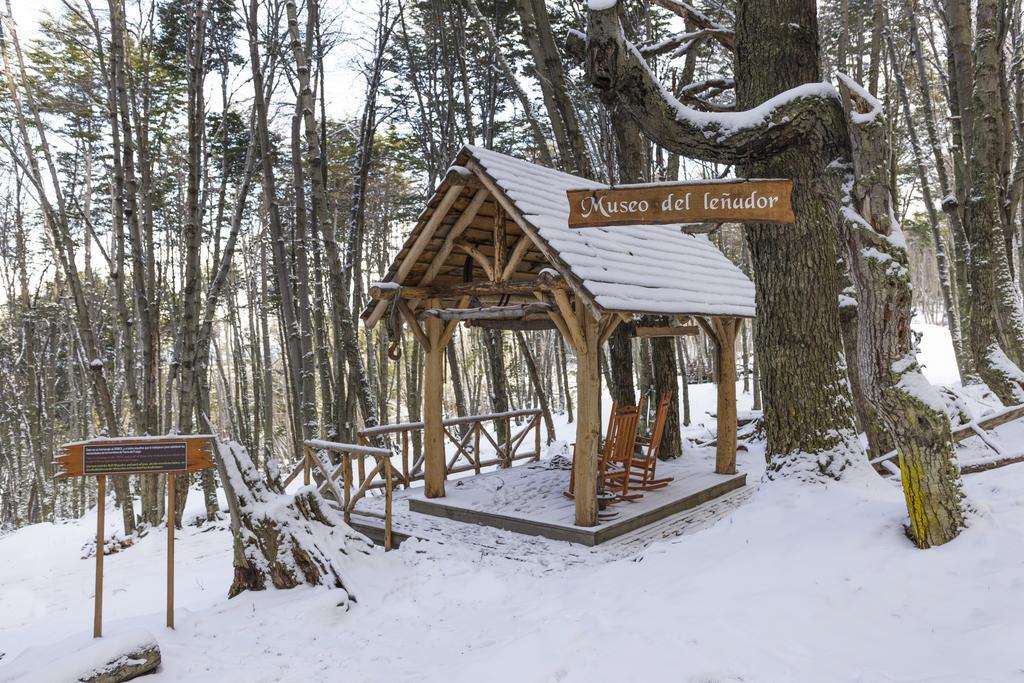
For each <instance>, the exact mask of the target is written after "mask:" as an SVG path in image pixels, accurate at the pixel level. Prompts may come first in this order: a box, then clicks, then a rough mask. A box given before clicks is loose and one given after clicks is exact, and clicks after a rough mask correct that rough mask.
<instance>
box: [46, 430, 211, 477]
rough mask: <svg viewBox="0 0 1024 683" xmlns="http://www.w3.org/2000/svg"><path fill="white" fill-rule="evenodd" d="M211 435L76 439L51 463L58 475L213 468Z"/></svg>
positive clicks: (154, 472)
mask: <svg viewBox="0 0 1024 683" xmlns="http://www.w3.org/2000/svg"><path fill="white" fill-rule="evenodd" d="M211 438H212V437H210V436H205V435H199V436H191V435H190V436H167V437H159V438H138V437H125V438H115V439H93V440H91V441H77V442H75V443H68V444H64V445H63V446H61V449H62V450H63V451H64V454H63V455H60V456H57V458H55V459H54V463H55V464H56V465H58V466H59V467H60V468H61V471H60V472H59V473H58V474H57V476H58V477H82V476H97V475H100V474H164V473H167V472H175V473H178V474H184V473H185V472H198V471H199V470H203V469H206V468H207V467H213V456H212V454H211V452H210V439H211Z"/></svg>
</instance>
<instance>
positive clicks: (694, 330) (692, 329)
mask: <svg viewBox="0 0 1024 683" xmlns="http://www.w3.org/2000/svg"><path fill="white" fill-rule="evenodd" d="M699 333H700V328H699V327H697V326H696V325H685V326H672V325H670V326H668V327H637V328H636V329H634V330H633V336H634V337H696V336H697V334H699Z"/></svg>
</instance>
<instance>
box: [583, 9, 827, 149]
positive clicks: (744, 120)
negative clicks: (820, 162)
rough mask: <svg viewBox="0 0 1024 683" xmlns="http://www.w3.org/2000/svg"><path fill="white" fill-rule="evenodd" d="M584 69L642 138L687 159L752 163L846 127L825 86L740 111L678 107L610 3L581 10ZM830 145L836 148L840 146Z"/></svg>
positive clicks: (794, 91)
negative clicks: (585, 13)
mask: <svg viewBox="0 0 1024 683" xmlns="http://www.w3.org/2000/svg"><path fill="white" fill-rule="evenodd" d="M587 68H588V74H589V77H590V79H591V81H592V83H593V84H594V86H595V87H596V88H598V89H599V90H601V91H603V92H604V93H606V94H607V95H609V96H611V97H612V98H613V99H614V101H615V104H616V105H617V106H619V107H621V108H622V109H623V110H624V111H626V112H627V113H629V114H630V115H631V116H632V117H633V118H635V119H636V120H637V121H638V122H639V123H640V125H641V128H643V129H644V130H645V131H646V132H647V134H648V135H649V137H651V138H652V139H653V140H654V141H655V142H656V143H658V144H659V145H661V146H662V147H664V148H666V149H669V150H672V151H674V152H678V153H680V154H685V155H686V156H688V157H691V158H698V159H705V160H709V161H717V162H719V163H745V162H750V161H756V160H759V159H765V158H769V157H772V156H774V155H776V154H778V153H779V152H781V151H783V150H784V149H786V148H788V147H790V146H791V145H793V144H795V143H796V142H798V141H800V140H802V139H805V138H806V137H807V136H808V135H817V136H825V137H830V136H835V135H837V134H838V135H842V132H843V131H844V129H845V124H844V122H843V114H842V108H841V106H840V102H839V95H838V93H837V92H836V90H835V88H833V87H832V86H831V85H829V84H827V83H807V84H804V85H801V86H798V87H796V88H793V89H792V90H788V91H786V92H784V93H781V94H780V95H778V96H776V97H773V98H771V99H769V100H767V101H765V102H763V103H762V104H761V105H759V106H757V107H755V108H753V109H749V110H747V111H743V112H706V111H700V110H698V109H695V108H693V107H689V106H687V105H685V104H683V103H682V102H680V101H679V100H678V99H677V98H676V97H675V96H674V95H673V94H672V93H671V92H669V91H668V89H666V88H665V86H664V85H662V84H661V82H659V81H658V79H657V78H656V77H655V76H654V74H653V73H652V72H651V70H650V68H649V67H648V65H647V63H646V62H645V61H644V59H643V56H642V55H641V54H640V52H639V51H638V50H637V48H636V47H635V46H634V45H632V44H631V43H629V42H627V41H626V39H625V36H624V34H623V31H622V25H621V24H620V22H619V18H618V15H617V12H616V10H615V9H614V7H612V8H611V9H605V10H595V9H591V10H590V11H589V13H588V26H587ZM827 142H828V141H827V140H826V143H827ZM836 142H837V146H839V147H845V146H846V144H847V143H846V141H845V140H837V141H836Z"/></svg>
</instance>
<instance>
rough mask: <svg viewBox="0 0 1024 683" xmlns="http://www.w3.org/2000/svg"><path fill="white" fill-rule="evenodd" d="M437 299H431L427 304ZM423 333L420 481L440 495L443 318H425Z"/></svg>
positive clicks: (430, 495) (428, 490) (432, 494)
mask: <svg viewBox="0 0 1024 683" xmlns="http://www.w3.org/2000/svg"><path fill="white" fill-rule="evenodd" d="M437 305H438V302H437V301H436V300H435V301H432V302H431V306H437ZM426 324H427V337H429V339H430V348H428V349H424V350H425V351H426V354H425V355H426V359H425V360H426V363H425V368H424V371H423V454H424V458H423V467H424V470H425V471H424V484H425V488H426V495H427V498H443V497H444V480H445V470H446V469H447V468H446V466H445V457H444V425H443V424H441V423H442V420H443V419H444V418H443V416H442V411H443V401H444V376H443V371H444V348H445V345H444V344H442V343H441V341H442V340H441V338H442V336H443V334H444V327H445V325H444V322H443V321H442V320H440V319H438V318H428V319H427V321H426Z"/></svg>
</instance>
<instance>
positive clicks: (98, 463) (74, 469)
mask: <svg viewBox="0 0 1024 683" xmlns="http://www.w3.org/2000/svg"><path fill="white" fill-rule="evenodd" d="M212 438H213V437H212V436H209V435H195V436H165V437H155V438H137V437H126V438H115V439H93V440H91V441H78V442H75V443H67V444H64V445H63V446H61V449H62V450H63V451H64V454H63V455H60V456H58V457H57V458H56V459H55V460H54V463H55V464H56V465H58V466H59V467H60V468H61V471H60V472H59V473H58V474H57V477H58V478H61V477H83V476H95V477H96V484H97V495H98V497H99V501H98V503H97V506H96V595H95V609H94V612H93V622H92V635H93V637H94V638H99V637H100V636H101V635H102V634H103V524H104V512H105V504H106V494H107V476H108V475H114V476H123V475H129V474H166V475H167V627H168V628H174V512H175V502H174V478H175V476H177V475H178V474H186V473H188V472H198V471H199V470H203V469H206V468H207V467H213V459H212V451H211V448H210V440H211V439H212Z"/></svg>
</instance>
